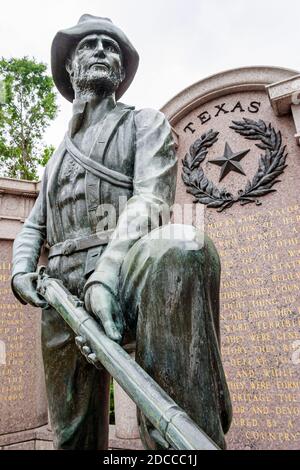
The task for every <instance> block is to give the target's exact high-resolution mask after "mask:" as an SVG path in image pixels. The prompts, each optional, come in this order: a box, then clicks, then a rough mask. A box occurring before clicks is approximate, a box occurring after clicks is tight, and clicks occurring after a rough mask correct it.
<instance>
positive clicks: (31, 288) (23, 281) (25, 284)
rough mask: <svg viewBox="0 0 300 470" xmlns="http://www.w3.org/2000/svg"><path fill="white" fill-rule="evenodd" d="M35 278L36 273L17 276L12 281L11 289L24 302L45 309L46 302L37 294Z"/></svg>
mask: <svg viewBox="0 0 300 470" xmlns="http://www.w3.org/2000/svg"><path fill="white" fill-rule="evenodd" d="M37 278H38V274H37V273H26V274H17V275H16V276H15V277H14V279H13V288H14V289H15V291H16V292H17V293H18V294H19V296H20V297H21V298H22V299H23V300H24V302H27V303H28V304H30V305H33V306H34V307H41V308H47V307H48V304H47V302H46V301H45V300H43V299H42V297H40V296H39V294H38V293H37V290H36V286H37Z"/></svg>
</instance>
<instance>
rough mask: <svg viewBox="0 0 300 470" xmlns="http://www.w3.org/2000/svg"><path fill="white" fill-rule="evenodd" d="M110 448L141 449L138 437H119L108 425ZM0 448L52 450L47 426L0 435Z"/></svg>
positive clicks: (50, 435)
mask: <svg viewBox="0 0 300 470" xmlns="http://www.w3.org/2000/svg"><path fill="white" fill-rule="evenodd" d="M109 449H110V450H143V449H144V448H143V445H142V442H141V440H140V439H119V438H118V437H116V433H115V426H109ZM0 450H53V443H52V433H51V431H50V430H49V428H48V426H42V427H40V428H36V429H29V430H27V431H21V432H16V433H12V434H4V435H2V436H0Z"/></svg>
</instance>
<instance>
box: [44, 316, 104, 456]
mask: <svg viewBox="0 0 300 470" xmlns="http://www.w3.org/2000/svg"><path fill="white" fill-rule="evenodd" d="M42 349H43V360H44V368H45V378H46V389H47V395H48V403H49V411H50V418H51V424H52V429H53V433H54V446H55V448H56V449H64V450H66V449H86V450H105V449H107V446H108V426H109V384H110V376H109V374H108V373H107V372H106V371H105V370H104V369H103V370H101V371H99V370H97V369H96V368H95V367H94V366H92V365H91V364H89V363H88V362H87V361H86V359H85V358H84V356H83V355H82V354H81V352H80V351H79V350H78V348H77V347H76V345H75V341H74V334H73V332H72V331H71V330H70V328H69V327H68V326H67V324H66V323H65V322H64V321H63V320H62V318H61V317H60V316H59V314H58V313H57V312H56V311H55V310H54V309H50V310H45V311H43V321H42Z"/></svg>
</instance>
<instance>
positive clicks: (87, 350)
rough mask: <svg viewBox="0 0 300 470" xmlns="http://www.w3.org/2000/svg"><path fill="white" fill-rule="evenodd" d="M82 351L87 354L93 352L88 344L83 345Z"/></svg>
mask: <svg viewBox="0 0 300 470" xmlns="http://www.w3.org/2000/svg"><path fill="white" fill-rule="evenodd" d="M82 352H83V354H84V355H85V356H88V355H89V354H91V352H92V350H91V348H89V347H88V346H83V348H82Z"/></svg>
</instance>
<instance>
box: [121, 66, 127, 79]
mask: <svg viewBox="0 0 300 470" xmlns="http://www.w3.org/2000/svg"><path fill="white" fill-rule="evenodd" d="M125 77H126V70H125V67H122V70H121V82H123V80H125Z"/></svg>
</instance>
